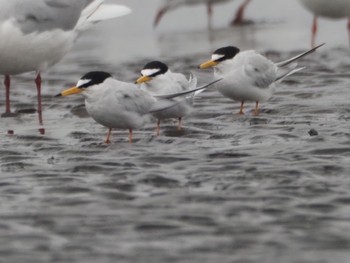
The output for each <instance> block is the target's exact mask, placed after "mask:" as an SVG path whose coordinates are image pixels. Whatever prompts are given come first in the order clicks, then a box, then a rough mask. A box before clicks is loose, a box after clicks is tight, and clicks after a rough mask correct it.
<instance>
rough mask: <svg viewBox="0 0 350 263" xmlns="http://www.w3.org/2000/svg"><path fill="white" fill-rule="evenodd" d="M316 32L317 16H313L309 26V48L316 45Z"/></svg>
mask: <svg viewBox="0 0 350 263" xmlns="http://www.w3.org/2000/svg"><path fill="white" fill-rule="evenodd" d="M316 34H317V16H314V19H313V22H312V28H311V48H314V47H315V46H316Z"/></svg>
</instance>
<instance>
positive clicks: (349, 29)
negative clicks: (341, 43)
mask: <svg viewBox="0 0 350 263" xmlns="http://www.w3.org/2000/svg"><path fill="white" fill-rule="evenodd" d="M348 34H349V45H350V17H349V18H348Z"/></svg>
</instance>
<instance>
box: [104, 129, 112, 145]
mask: <svg viewBox="0 0 350 263" xmlns="http://www.w3.org/2000/svg"><path fill="white" fill-rule="evenodd" d="M111 133H112V128H109V129H108V132H107V136H106V140H105V143H106V144H110V143H111V141H110V140H109V137H111Z"/></svg>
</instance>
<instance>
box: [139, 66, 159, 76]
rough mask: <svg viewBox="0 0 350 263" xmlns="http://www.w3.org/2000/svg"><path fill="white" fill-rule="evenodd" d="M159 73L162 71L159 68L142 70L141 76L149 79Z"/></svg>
mask: <svg viewBox="0 0 350 263" xmlns="http://www.w3.org/2000/svg"><path fill="white" fill-rule="evenodd" d="M159 71H160V69H159V68H155V69H143V70H141V74H142V75H143V76H147V77H149V76H152V75H153V74H155V73H157V72H159Z"/></svg>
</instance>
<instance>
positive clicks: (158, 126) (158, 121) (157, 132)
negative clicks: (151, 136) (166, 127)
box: [156, 119, 160, 136]
mask: <svg viewBox="0 0 350 263" xmlns="http://www.w3.org/2000/svg"><path fill="white" fill-rule="evenodd" d="M159 134H160V119H158V120H157V127H156V135H157V136H159Z"/></svg>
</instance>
